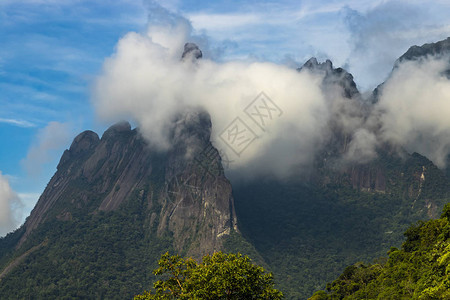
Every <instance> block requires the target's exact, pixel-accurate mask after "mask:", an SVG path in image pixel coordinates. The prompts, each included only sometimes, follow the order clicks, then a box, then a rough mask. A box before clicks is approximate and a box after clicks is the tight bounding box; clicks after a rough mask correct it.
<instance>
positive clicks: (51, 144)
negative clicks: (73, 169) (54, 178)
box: [21, 122, 73, 176]
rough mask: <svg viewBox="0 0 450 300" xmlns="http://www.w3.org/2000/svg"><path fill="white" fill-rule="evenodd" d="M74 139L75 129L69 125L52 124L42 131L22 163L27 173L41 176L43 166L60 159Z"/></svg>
mask: <svg viewBox="0 0 450 300" xmlns="http://www.w3.org/2000/svg"><path fill="white" fill-rule="evenodd" d="M72 137H73V128H72V126H71V124H68V123H60V122H50V123H48V125H47V126H46V127H45V128H42V129H40V130H39V132H38V133H37V135H36V138H35V140H34V142H33V144H32V145H31V147H30V149H29V150H28V153H27V156H26V158H25V159H23V160H22V161H21V163H22V165H23V166H24V167H25V169H26V171H27V173H28V174H30V175H32V176H37V175H39V174H40V172H41V169H42V166H43V165H44V164H46V163H49V162H51V161H53V160H55V158H58V157H59V156H60V152H62V150H63V149H64V148H66V147H67V146H68V144H69V143H70V141H71V139H72Z"/></svg>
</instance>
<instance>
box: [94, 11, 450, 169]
mask: <svg viewBox="0 0 450 300" xmlns="http://www.w3.org/2000/svg"><path fill="white" fill-rule="evenodd" d="M156 11H158V10H153V16H150V25H149V26H148V28H147V30H146V31H145V32H144V33H136V32H131V33H128V34H127V35H125V36H124V37H123V38H122V39H121V40H120V41H119V42H118V44H117V46H116V52H115V53H114V54H113V55H112V56H111V57H109V58H107V59H106V60H105V63H104V66H103V71H102V73H101V75H100V76H99V77H98V78H97V81H96V84H95V86H94V90H93V97H92V101H93V105H94V106H95V108H96V111H97V113H98V115H99V116H100V117H101V118H102V119H103V120H107V121H110V122H114V121H116V120H119V119H132V120H133V121H135V122H136V123H137V125H138V126H139V128H140V129H141V132H142V134H143V136H144V138H146V139H147V140H148V141H149V143H150V144H152V145H154V146H157V147H159V148H161V149H167V148H169V147H170V146H171V145H170V142H169V139H168V133H169V130H170V128H171V127H170V126H171V123H172V122H173V119H174V117H175V116H176V115H178V114H179V113H181V112H183V111H184V110H186V109H188V108H192V107H194V108H196V107H201V108H203V109H205V110H207V111H208V112H209V114H210V115H211V119H212V125H213V128H212V137H211V140H212V142H213V144H214V145H215V146H216V147H217V148H219V150H221V151H222V154H223V156H224V157H225V158H226V160H227V161H231V163H230V165H229V166H230V168H231V170H230V171H231V172H232V173H233V174H238V173H239V174H241V175H244V176H245V175H249V174H264V173H270V174H275V175H277V176H281V177H283V176H286V175H288V174H289V172H290V171H291V170H293V169H298V168H302V169H307V168H308V167H309V166H311V164H312V163H313V161H314V158H315V155H316V154H317V153H319V152H320V151H322V150H323V147H325V146H330V144H329V141H330V139H332V138H333V135H336V134H338V135H339V136H340V138H342V139H345V142H344V143H343V146H342V149H337V151H338V153H341V154H342V156H341V157H339V158H340V159H341V160H340V162H342V163H366V162H368V161H370V160H371V159H373V158H375V157H376V156H377V147H379V146H380V145H382V144H383V143H386V142H387V143H391V144H393V145H397V146H399V148H406V149H407V150H408V151H411V152H413V151H417V152H419V153H422V154H424V155H427V156H428V157H430V158H431V159H433V161H434V162H435V163H436V164H437V165H438V166H441V167H443V166H444V165H445V156H446V155H447V153H448V152H449V151H450V142H449V141H450V135H449V130H450V123H448V118H446V115H445V114H446V112H448V111H449V110H447V109H446V108H447V107H448V105H449V104H448V101H447V100H448V99H449V92H448V84H449V81H448V79H447V78H445V77H443V76H441V75H439V74H441V73H442V71H443V70H444V69H443V68H444V67H445V66H444V65H443V63H442V61H441V60H436V59H427V60H423V61H421V62H405V63H402V64H400V65H399V66H398V67H397V69H396V70H395V72H394V73H393V74H392V76H391V78H390V79H389V80H388V82H387V83H386V84H385V86H384V89H383V90H382V93H381V97H380V99H379V101H378V103H377V104H375V105H374V106H372V105H371V104H369V103H366V102H364V101H361V99H360V98H359V97H356V98H354V99H347V98H344V97H343V96H342V95H343V93H342V89H341V87H340V86H339V85H337V84H336V82H337V81H338V79H339V78H338V77H339V76H338V75H336V74H335V76H337V78H328V79H327V80H325V83H324V81H323V78H324V75H325V74H324V73H323V72H315V71H313V72H310V71H308V70H307V69H304V70H302V71H300V72H298V71H297V70H295V69H293V68H290V67H287V66H285V65H279V64H275V63H271V62H261V61H259V62H248V61H227V62H217V61H216V60H212V59H211V58H208V55H207V52H208V51H209V49H208V40H207V38H206V37H205V36H200V37H199V36H196V35H194V33H193V32H194V31H193V28H192V26H191V24H190V22H189V21H188V20H186V19H184V18H182V17H180V16H177V15H174V14H173V13H169V12H167V11H164V9H163V8H161V7H159V12H158V14H157V15H155V12H156ZM152 20H153V21H152ZM191 41H195V42H197V43H199V44H200V45H205V47H206V48H203V49H202V50H205V49H206V50H205V51H204V54H205V52H206V55H203V58H202V59H200V60H195V59H193V60H191V59H184V60H182V59H181V54H182V52H183V46H184V44H185V43H186V42H191ZM200 48H202V47H200ZM329 76H331V74H329ZM324 84H326V86H324ZM430 103H432V104H431V105H429V104H430ZM263 115H264V116H263ZM269 115H270V118H268V116H269ZM263 119H264V120H263ZM239 132H245V133H246V134H243V135H241V136H238V135H237V134H238V133H239ZM334 138H335V137H334ZM338 147H340V146H339V145H338ZM325 150H326V149H325ZM227 164H228V162H227Z"/></svg>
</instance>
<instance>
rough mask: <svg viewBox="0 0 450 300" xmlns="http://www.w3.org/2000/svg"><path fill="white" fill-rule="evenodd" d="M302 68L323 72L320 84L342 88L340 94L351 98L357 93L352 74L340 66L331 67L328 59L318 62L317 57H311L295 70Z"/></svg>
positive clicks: (327, 87)
mask: <svg viewBox="0 0 450 300" xmlns="http://www.w3.org/2000/svg"><path fill="white" fill-rule="evenodd" d="M302 69H307V70H309V71H311V72H313V73H319V74H323V76H324V77H323V81H322V84H323V86H324V88H325V89H330V88H334V87H336V86H338V87H341V88H342V96H344V97H346V98H353V97H355V96H358V95H359V91H358V88H357V87H356V83H355V81H354V80H353V75H352V74H350V73H348V72H347V71H346V70H344V69H342V68H333V63H332V62H331V60H329V59H327V60H325V61H324V62H322V63H319V62H318V61H317V58H315V57H312V58H310V59H309V60H308V61H307V62H306V63H305V64H304V65H303V66H302V67H301V68H299V69H297V70H298V71H301V70H302Z"/></svg>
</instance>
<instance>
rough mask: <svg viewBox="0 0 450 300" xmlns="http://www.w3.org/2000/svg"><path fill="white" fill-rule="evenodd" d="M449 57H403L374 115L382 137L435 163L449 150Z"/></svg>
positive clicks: (441, 161) (442, 161)
mask: <svg viewBox="0 0 450 300" xmlns="http://www.w3.org/2000/svg"><path fill="white" fill-rule="evenodd" d="M449 69H450V57H449V56H448V55H447V56H444V57H439V58H436V57H428V58H423V59H420V60H414V61H403V62H402V63H401V64H399V65H398V67H397V68H396V69H395V70H394V72H393V73H392V75H391V77H390V78H389V80H388V81H387V82H386V83H385V85H384V87H383V89H382V93H381V97H380V100H379V102H378V103H377V105H376V107H375V110H374V117H376V118H377V119H379V122H380V124H381V133H380V138H381V139H382V140H383V141H387V142H390V143H391V144H394V145H397V146H401V147H404V148H406V150H408V151H409V152H418V153H421V154H422V155H425V156H427V157H428V158H430V159H431V160H432V161H433V162H434V163H435V164H436V165H437V166H438V167H441V168H442V167H445V166H446V159H447V155H448V154H449V153H450V118H449V112H450V80H449V79H448V78H447V76H446V75H445V71H446V70H449Z"/></svg>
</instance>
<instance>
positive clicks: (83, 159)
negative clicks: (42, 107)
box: [19, 111, 237, 256]
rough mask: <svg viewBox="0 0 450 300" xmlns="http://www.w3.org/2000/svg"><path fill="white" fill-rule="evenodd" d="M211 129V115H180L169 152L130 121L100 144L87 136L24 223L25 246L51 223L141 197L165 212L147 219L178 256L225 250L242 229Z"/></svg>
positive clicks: (65, 156) (76, 144) (80, 138)
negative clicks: (225, 242)
mask: <svg viewBox="0 0 450 300" xmlns="http://www.w3.org/2000/svg"><path fill="white" fill-rule="evenodd" d="M210 130H211V122H210V119H209V115H207V114H206V113H204V112H195V111H191V112H187V113H185V114H183V115H180V116H179V117H178V119H177V120H175V121H174V125H173V128H172V129H171V132H172V135H171V138H172V144H173V147H172V148H171V149H169V150H167V151H158V150H156V149H152V148H151V146H149V145H147V144H146V142H145V141H144V140H143V138H142V137H141V136H140V135H139V132H138V130H137V129H133V130H132V129H131V126H130V124H129V123H127V122H122V123H118V124H115V125H113V126H111V127H110V128H109V129H108V130H106V131H105V133H104V134H103V136H102V137H101V139H100V138H99V137H98V136H97V134H96V133H94V132H92V131H85V132H83V133H81V134H80V135H78V136H77V137H76V138H75V139H74V141H73V143H72V145H71V146H70V148H69V149H68V150H66V151H65V152H64V154H63V156H62V158H61V161H60V163H59V165H58V167H57V172H56V173H55V175H54V176H53V177H52V179H51V180H50V182H49V184H48V186H47V188H46V189H45V191H44V193H43V194H42V196H41V197H40V199H39V201H38V203H37V204H36V207H35V208H34V209H33V211H32V213H31V215H30V216H29V218H28V219H27V221H26V223H25V224H24V228H25V233H24V235H23V236H22V238H21V240H20V242H19V246H20V245H21V244H23V243H24V242H25V241H26V239H27V237H28V236H29V235H30V234H32V232H33V230H35V229H36V228H37V227H38V226H39V225H40V224H42V223H44V222H46V221H47V220H49V219H54V218H56V219H59V220H61V221H62V222H64V221H65V220H66V221H67V220H74V219H76V218H77V217H76V215H77V214H78V213H81V212H83V213H89V214H96V213H98V212H99V211H105V212H108V211H114V210H117V209H119V208H120V206H121V205H122V204H123V203H124V202H127V201H128V200H129V199H130V198H131V197H133V196H135V195H137V196H138V197H139V198H140V199H141V201H142V210H150V209H151V208H152V207H155V206H156V207H159V209H157V210H152V212H151V213H149V215H148V222H149V223H150V224H152V225H151V226H156V227H157V234H158V235H163V234H166V233H170V235H172V236H173V243H174V247H175V249H176V250H177V251H179V252H183V251H184V252H187V253H188V254H190V255H194V256H199V255H200V254H205V253H210V252H213V251H215V250H220V249H222V242H221V237H222V236H226V235H229V234H230V232H231V231H233V230H235V231H236V230H237V221H236V216H235V212H234V203H233V197H232V194H231V185H230V183H229V181H228V180H227V179H226V178H225V176H224V173H223V168H222V166H221V161H220V156H219V154H218V152H217V150H216V149H215V148H214V147H213V146H212V145H211V143H210V142H209V135H210Z"/></svg>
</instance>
